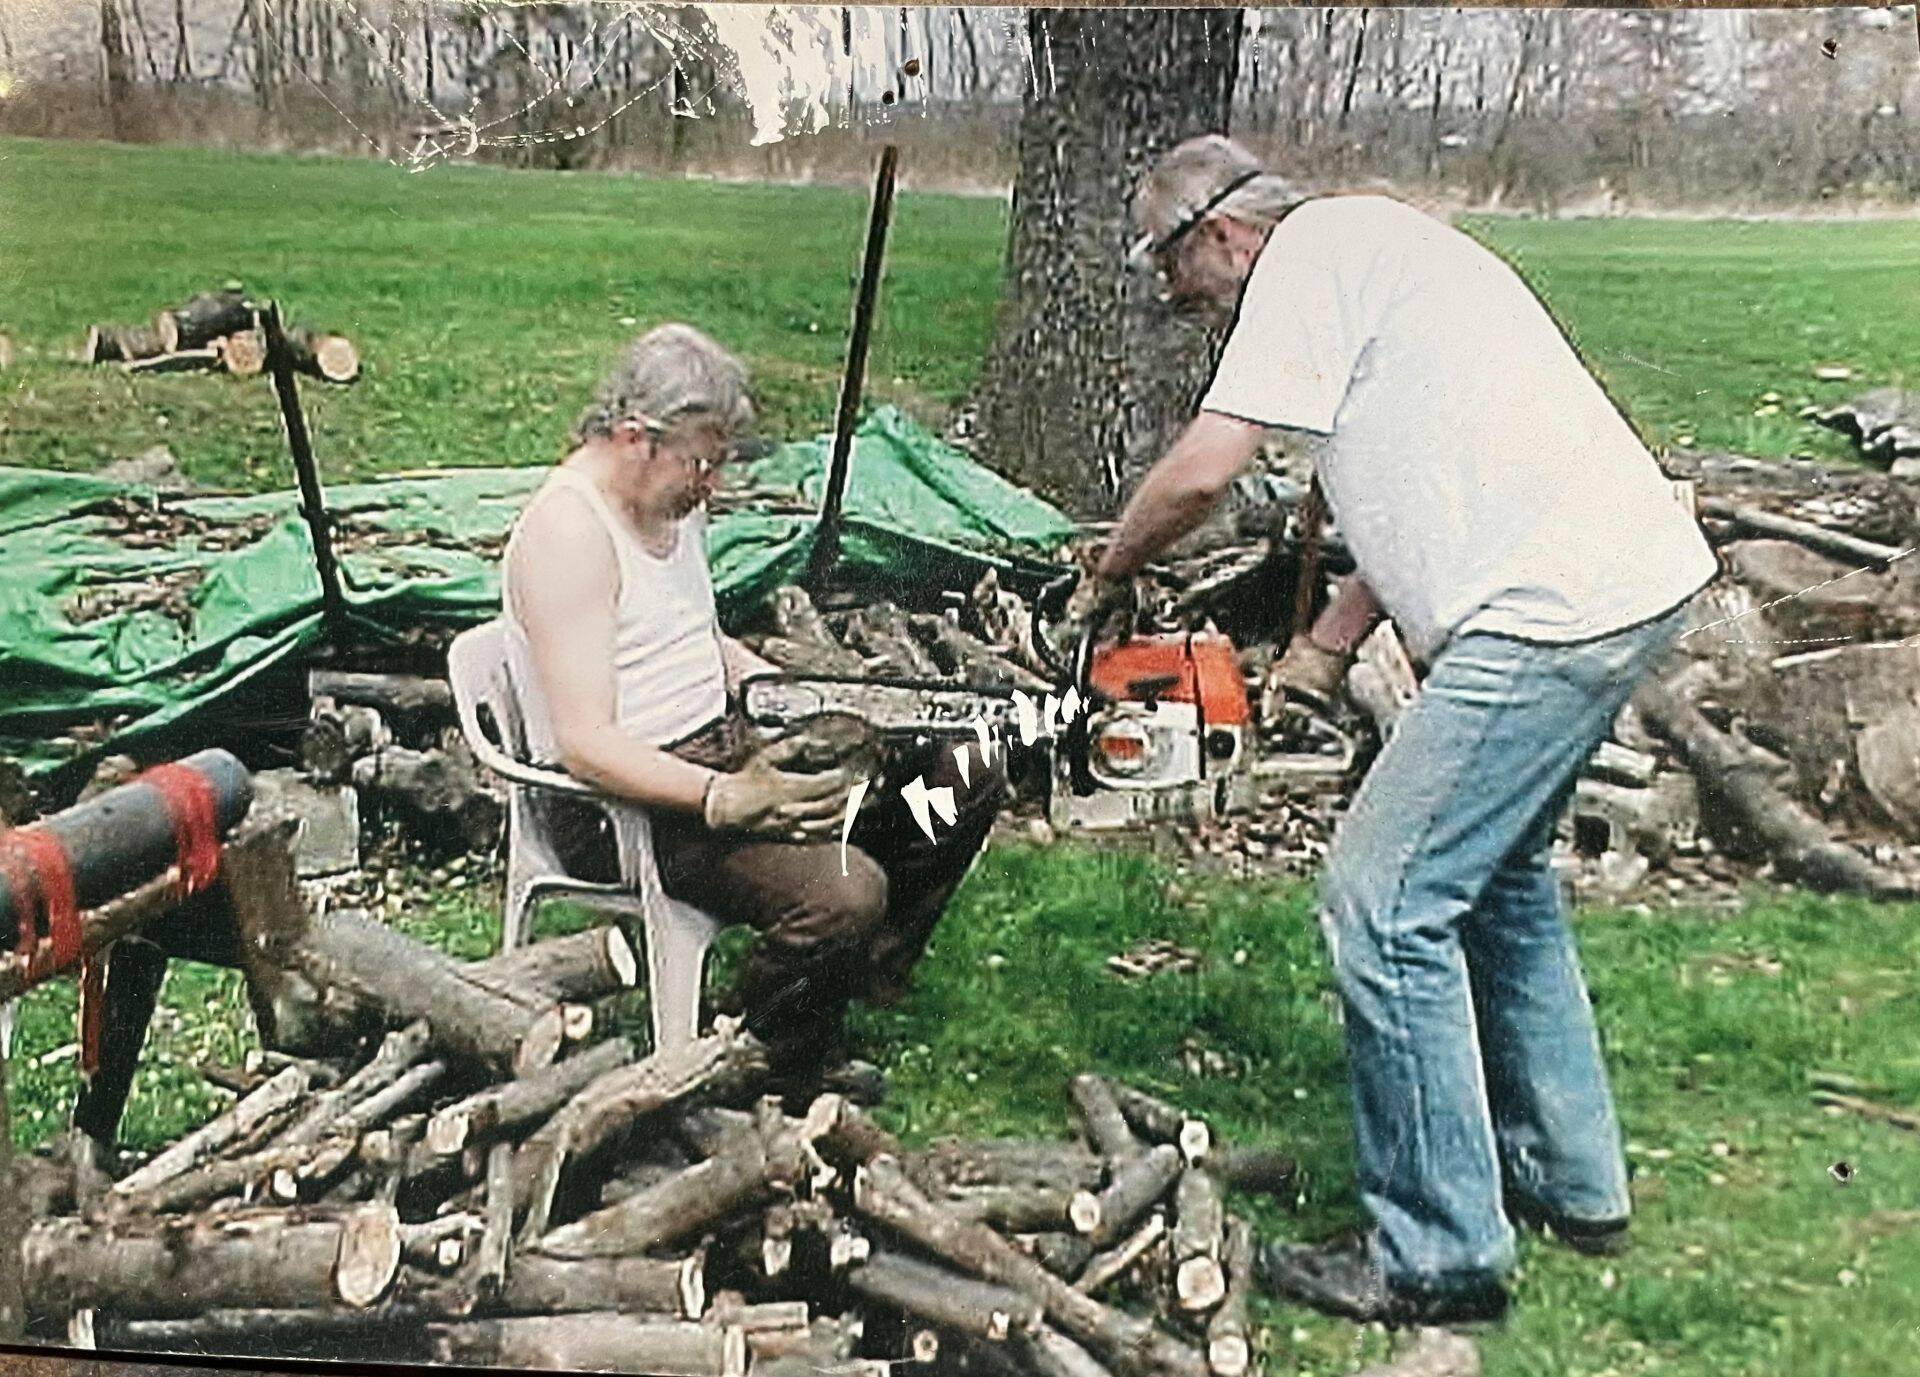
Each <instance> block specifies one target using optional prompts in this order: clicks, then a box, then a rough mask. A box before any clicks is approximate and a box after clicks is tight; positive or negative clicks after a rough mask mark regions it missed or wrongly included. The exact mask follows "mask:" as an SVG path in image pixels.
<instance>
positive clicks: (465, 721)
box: [447, 618, 723, 1051]
mask: <svg viewBox="0 0 1920 1377" xmlns="http://www.w3.org/2000/svg"><path fill="white" fill-rule="evenodd" d="M447 678H448V681H449V683H450V684H451V686H452V688H453V701H454V705H455V707H456V708H458V710H459V713H460V729H461V731H462V732H463V733H465V735H466V738H467V744H468V746H470V747H471V748H472V750H473V753H474V756H475V757H476V758H477V759H478V760H479V761H480V763H481V764H482V765H484V766H486V768H487V769H488V770H490V771H491V772H492V773H494V774H495V775H497V776H499V777H500V778H501V779H502V780H503V781H505V782H506V785H507V894H506V906H505V910H504V912H503V914H502V918H501V937H500V946H501V949H502V950H510V949H512V948H514V947H517V946H519V945H520V944H521V943H522V942H523V941H525V939H526V933H527V923H528V919H529V918H530V917H531V916H532V913H533V908H534V905H535V904H537V903H539V902H540V900H541V899H544V898H546V897H548V896H549V895H565V896H566V897H568V898H571V899H573V900H574V901H575V902H577V903H580V904H582V905H584V906H586V907H588V908H593V909H598V910H601V911H603V912H606V913H609V914H613V915H616V917H631V918H637V919H638V920H639V923H640V927H641V929H642V931H643V936H644V941H645V945H646V949H647V1003H648V1007H649V1009H650V1011H651V1014H652V1018H653V1046H654V1050H655V1051H662V1050H665V1049H667V1048H670V1047H679V1046H684V1045H685V1044H686V1043H689V1042H691V1041H693V1039H694V1038H695V1037H697V1036H698V1035H699V1031H700V986H701V981H702V979H703V977H704V976H705V973H706V962H707V949H708V948H709V947H711V946H712V945H713V939H714V937H715V936H717V935H718V934H719V932H720V929H721V927H722V926H723V924H722V923H721V922H720V921H719V920H718V919H716V918H714V917H713V916H712V915H711V914H708V913H705V912H703V911H702V910H700V909H698V908H695V907H694V906H693V905H692V904H684V903H681V902H680V901H679V900H677V899H674V898H673V897H671V896H670V895H669V894H668V893H667V892H666V890H665V889H664V888H662V886H661V883H660V867H659V865H658V864H657V863H656V862H655V860H654V855H653V829H652V827H651V826H650V825H649V824H648V821H647V814H646V810H645V809H643V808H641V807H639V806H637V805H635V804H633V803H629V802H627V801H625V800H622V799H616V798H611V797H609V796H607V795H605V794H602V793H600V792H599V791H598V790H596V789H594V788H592V787H591V786H589V785H586V784H583V783H581V782H580V781H579V780H577V779H575V778H574V777H573V776H571V775H569V774H566V773H564V772H562V771H559V770H547V769H541V768H539V767H538V766H535V765H530V764H528V763H527V762H526V755H527V734H526V719H525V717H524V715H523V714H522V712H521V708H520V695H519V693H518V691H517V690H516V688H515V685H514V680H513V671H512V666H511V664H510V663H509V661H508V657H507V628H506V625H505V623H504V622H502V621H501V620H500V619H499V618H495V619H494V620H493V621H490V622H487V623H486V624H485V625H483V626H476V627H474V628H473V629H472V630H470V631H463V632H461V633H460V635H458V636H456V637H455V638H454V641H453V645H452V646H451V647H450V648H449V649H448V651H447ZM482 708H485V709H486V710H487V713H488V714H489V715H490V716H491V717H492V718H493V723H494V730H495V731H496V732H498V733H499V737H498V740H496V739H495V738H493V737H491V736H489V735H488V733H487V731H486V729H485V725H484V724H483V723H482V721H481V718H480V710H481V709H482ZM536 790H547V791H549V792H552V793H556V794H569V795H572V796H573V797H575V798H579V799H585V800H587V801H589V802H592V803H594V804H597V805H598V806H599V807H600V808H601V809H602V810H603V811H604V812H605V813H606V815H607V817H608V819H609V820H610V821H611V822H612V824H613V833H614V841H615V844H616V847H617V848H618V851H619V856H620V875H621V879H620V881H619V882H617V883H613V884H606V883H600V882H597V881H593V880H582V879H579V878H576V877H575V876H573V875H570V874H568V873H567V870H566V867H565V866H564V865H563V864H562V863H561V861H560V857H559V854H558V851H557V850H556V848H555V846H554V841H553V838H552V836H551V835H550V833H549V832H548V830H547V827H546V822H545V819H544V818H543V817H542V814H541V810H540V808H539V806H538V802H537V800H536V799H535V798H534V797H533V795H534V792H535V791H536Z"/></svg>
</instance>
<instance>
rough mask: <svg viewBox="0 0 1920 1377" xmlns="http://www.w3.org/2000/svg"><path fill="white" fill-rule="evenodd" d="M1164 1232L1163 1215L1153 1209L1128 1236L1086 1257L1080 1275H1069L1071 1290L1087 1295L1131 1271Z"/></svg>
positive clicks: (1094, 1292)
mask: <svg viewBox="0 0 1920 1377" xmlns="http://www.w3.org/2000/svg"><path fill="white" fill-rule="evenodd" d="M1166 1236H1167V1217H1166V1216H1165V1215H1164V1214H1162V1213H1160V1211H1158V1210H1155V1211H1154V1212H1153V1213H1152V1214H1150V1215H1148V1216H1147V1219H1146V1222H1145V1223H1144V1224H1142V1225H1141V1226H1140V1227H1139V1228H1137V1229H1135V1230H1134V1231H1133V1233H1132V1234H1131V1235H1130V1236H1129V1237H1127V1238H1123V1239H1121V1240H1120V1241H1119V1242H1118V1243H1116V1244H1114V1245H1113V1246H1112V1247H1111V1248H1109V1249H1107V1250H1106V1251H1105V1252H1103V1253H1095V1254H1094V1255H1093V1256H1092V1257H1090V1258H1088V1259H1087V1265H1086V1266H1085V1267H1084V1268H1083V1269H1081V1272H1080V1275H1079V1276H1077V1277H1075V1278H1074V1279H1073V1288H1074V1290H1076V1291H1085V1292H1086V1293H1087V1294H1088V1295H1089V1296H1092V1295H1097V1294H1099V1292H1100V1291H1101V1289H1102V1288H1104V1287H1106V1286H1109V1285H1111V1284H1112V1283H1113V1282H1115V1281H1118V1280H1119V1279H1120V1278H1121V1277H1123V1276H1125V1275H1126V1274H1127V1273H1128V1272H1130V1271H1132V1270H1133V1269H1134V1267H1135V1266H1137V1265H1138V1264H1139V1262H1140V1260H1141V1259H1142V1258H1144V1257H1145V1256H1146V1255H1147V1254H1148V1253H1149V1252H1151V1251H1152V1250H1153V1248H1154V1246H1155V1245H1156V1244H1158V1243H1159V1242H1160V1240H1161V1239H1163V1238H1165V1237H1166Z"/></svg>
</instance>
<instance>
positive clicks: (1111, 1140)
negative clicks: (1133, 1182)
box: [1067, 1074, 1147, 1164]
mask: <svg viewBox="0 0 1920 1377" xmlns="http://www.w3.org/2000/svg"><path fill="white" fill-rule="evenodd" d="M1067 1094H1068V1095H1069V1096H1070V1097H1072V1099H1073V1105H1074V1108H1075V1109H1077V1110H1079V1111H1080V1123H1081V1125H1082V1127H1084V1128H1085V1130H1086V1134H1087V1142H1088V1143H1089V1144H1091V1145H1092V1147H1093V1150H1094V1151H1095V1152H1097V1153H1099V1154H1100V1155H1101V1156H1102V1157H1105V1158H1107V1159H1109V1160H1110V1161H1112V1162H1114V1163H1116V1164H1117V1163H1120V1162H1128V1161H1131V1160H1133V1159H1134V1158H1135V1157H1139V1156H1141V1155H1142V1154H1144V1153H1145V1152H1146V1150H1147V1149H1146V1145H1145V1144H1144V1143H1142V1142H1141V1141H1140V1140H1139V1139H1138V1138H1136V1137H1134V1136H1133V1130H1132V1128H1130V1127H1129V1126H1128V1124H1127V1120H1126V1116H1125V1115H1123V1114H1122V1113H1121V1112H1120V1105H1119V1103H1118V1101H1117V1100H1116V1098H1115V1096H1114V1091H1113V1087H1112V1086H1111V1085H1109V1084H1108V1083H1107V1082H1106V1081H1105V1080H1104V1079H1102V1078H1101V1077H1099V1076H1095V1075H1091V1074H1087V1075H1079V1076H1075V1077H1074V1078H1073V1079H1072V1080H1071V1081H1069V1082H1067Z"/></svg>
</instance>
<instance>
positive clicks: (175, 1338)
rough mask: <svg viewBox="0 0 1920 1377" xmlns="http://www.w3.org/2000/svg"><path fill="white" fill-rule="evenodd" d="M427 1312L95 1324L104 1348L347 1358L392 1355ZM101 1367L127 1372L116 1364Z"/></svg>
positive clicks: (104, 1320)
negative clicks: (374, 1353)
mask: <svg viewBox="0 0 1920 1377" xmlns="http://www.w3.org/2000/svg"><path fill="white" fill-rule="evenodd" d="M426 1318H427V1316H426V1314H425V1312H423V1311H421V1310H418V1309H416V1308H414V1307H412V1306H407V1305H381V1306H376V1307H374V1308H373V1309H371V1310H319V1309H306V1310H209V1311H207V1312H206V1313H205V1314H203V1315H195V1316H193V1317H192V1318H190V1319H178V1320H145V1319H125V1318H121V1317H120V1316H117V1315H113V1314H105V1315H102V1316H100V1318H99V1320H98V1322H97V1324H96V1326H95V1330H94V1339H95V1343H96V1344H97V1346H98V1347H99V1348H101V1349H104V1350H121V1351H127V1350H132V1351H135V1352H151V1353H175V1354H178V1353H187V1354H209V1355H214V1354H217V1355H220V1356H222V1357H231V1356H236V1355H238V1356H254V1355H258V1356H260V1357H268V1358H275V1359H279V1358H284V1357H286V1356H288V1355H290V1354H300V1355H302V1356H311V1355H313V1354H314V1353H316V1351H317V1352H320V1353H326V1354H329V1355H331V1356H334V1357H340V1358H346V1357H349V1356H351V1355H353V1354H358V1353H368V1352H377V1353H379V1354H381V1356H382V1357H383V1358H386V1359H388V1360H395V1359H396V1352H405V1351H406V1349H407V1348H408V1346H409V1341H410V1340H411V1339H412V1338H413V1337H414V1336H415V1335H417V1334H418V1333H419V1332H420V1328H421V1326H422V1324H424V1323H425V1321H426ZM100 1367H101V1371H102V1372H103V1373H104V1372H107V1371H113V1372H116V1373H117V1372H124V1371H128V1370H129V1369H127V1368H123V1367H121V1366H120V1365H118V1364H113V1365H106V1364H102V1365H100Z"/></svg>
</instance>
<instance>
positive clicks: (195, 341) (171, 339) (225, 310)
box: [153, 292, 257, 350]
mask: <svg viewBox="0 0 1920 1377" xmlns="http://www.w3.org/2000/svg"><path fill="white" fill-rule="evenodd" d="M256 323H257V322H256V316H255V311H254V306H253V303H252V302H250V301H248V300H247V298H246V294H245V293H243V292H198V293H196V294H194V295H193V296H191V297H189V298H188V299H187V302H186V304H185V305H183V306H176V307H174V308H172V309H171V310H166V311H162V312H160V314H159V315H157V316H155V317H154V322H153V325H154V333H155V334H156V335H158V336H159V338H160V340H161V343H162V344H163V345H164V346H165V347H166V348H167V349H169V350H173V349H204V348H205V347H206V346H207V345H209V344H212V343H213V342H214V341H215V340H217V339H219V338H220V337H221V336H223V335H231V334H233V333H234V332H235V331H237V330H250V329H252V328H254V326H255V324H256Z"/></svg>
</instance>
